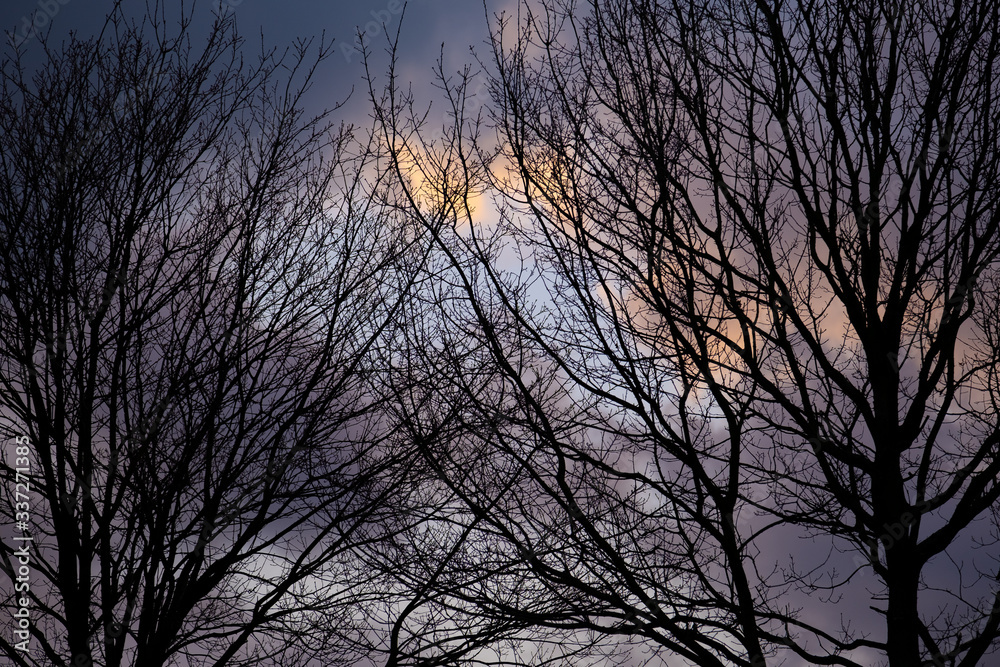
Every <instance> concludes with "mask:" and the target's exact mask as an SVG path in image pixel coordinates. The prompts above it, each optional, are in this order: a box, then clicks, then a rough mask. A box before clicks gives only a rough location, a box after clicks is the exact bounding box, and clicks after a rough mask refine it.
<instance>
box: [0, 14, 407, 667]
mask: <svg viewBox="0 0 1000 667" xmlns="http://www.w3.org/2000/svg"><path fill="white" fill-rule="evenodd" d="M194 39H195V38H194V37H193V36H192V27H191V23H190V16H186V17H185V18H184V20H183V21H182V23H181V25H180V28H179V29H178V30H177V31H176V33H174V34H170V32H169V31H168V29H167V25H166V22H165V21H164V20H163V19H162V18H157V12H156V10H154V11H153V13H151V14H150V18H147V19H146V20H145V21H144V22H143V23H141V24H135V23H129V22H128V21H127V20H126V19H125V18H124V17H123V14H122V13H121V12H120V11H117V10H116V12H115V13H114V14H113V15H112V16H111V18H109V20H108V22H107V24H106V25H105V28H104V32H103V33H102V35H101V36H100V37H98V38H95V39H91V40H87V41H81V40H79V39H76V38H73V39H71V40H70V41H69V42H68V43H67V44H66V45H65V46H64V47H63V48H62V49H61V50H48V46H47V45H46V49H47V50H46V54H47V56H48V59H47V62H46V64H45V66H44V67H43V68H42V69H41V70H40V71H39V72H37V73H36V74H35V75H34V76H33V77H32V78H28V75H27V73H26V72H25V71H24V69H25V68H24V67H23V66H22V64H21V62H20V60H19V56H18V55H17V54H15V56H14V58H13V59H8V60H6V61H5V62H4V65H3V83H4V85H3V92H2V97H0V179H2V184H0V237H2V243H0V248H2V256H0V265H2V266H0V313H2V315H0V320H2V322H0V364H2V366H0V369H2V370H0V383H2V384H0V387H2V389H0V397H2V413H3V420H4V424H3V430H4V442H5V445H4V446H5V448H6V449H5V464H6V466H5V471H6V473H7V474H8V475H9V476H10V480H11V481H10V484H9V488H5V490H4V492H5V495H6V496H7V498H6V500H9V501H10V502H4V503H3V519H4V531H6V532H5V535H7V537H5V539H4V540H3V547H2V554H3V561H4V565H5V570H6V576H4V577H3V578H2V579H3V581H4V585H3V608H4V613H5V615H6V618H5V619H4V627H10V626H9V624H10V623H13V624H14V627H13V631H14V632H11V631H5V632H4V633H3V634H2V636H0V647H2V649H3V652H4V653H5V654H6V655H7V656H9V658H10V659H11V660H12V661H13V663H14V664H17V665H74V667H82V666H85V665H90V664H100V665H108V666H111V665H168V664H171V665H172V664H203V665H219V666H221V665H250V664H282V665H295V664H305V663H306V662H307V661H309V660H311V659H315V660H318V661H320V662H322V663H323V664H357V660H359V659H360V657H359V651H361V650H362V649H363V648H364V646H365V644H366V642H367V638H366V637H365V636H364V632H365V631H366V630H367V628H368V623H367V621H366V620H365V619H363V618H361V617H359V615H358V614H359V610H360V609H361V606H360V605H361V604H362V602H364V596H365V595H369V594H372V591H373V590H374V588H373V586H370V585H367V584H370V583H371V582H370V581H369V582H366V581H363V580H359V579H358V578H357V576H358V572H359V570H358V568H357V566H356V562H355V561H354V559H353V558H352V557H351V555H350V554H351V551H352V549H356V548H357V547H358V546H359V545H363V544H365V543H366V542H367V541H369V540H375V539H380V537H381V535H382V529H381V528H380V522H381V520H382V517H383V515H386V514H390V513H391V512H392V511H393V509H392V508H393V505H392V503H391V502H390V499H391V497H392V494H393V493H394V490H395V488H396V487H397V486H398V485H399V484H401V483H402V482H404V481H406V477H405V468H406V466H407V461H408V459H407V458H405V457H403V456H401V455H400V452H398V451H395V450H393V449H392V447H390V446H389V444H390V443H387V442H386V441H385V440H384V433H383V431H382V430H381V428H380V426H379V422H378V419H377V408H378V407H379V404H380V401H379V400H378V399H377V397H373V396H372V395H371V394H370V393H369V392H367V391H366V390H365V387H366V385H367V383H368V382H369V380H368V376H369V374H370V372H371V370H372V365H371V364H372V360H371V355H370V353H371V351H372V349H373V348H374V347H376V346H377V345H379V344H380V343H379V341H380V339H381V336H382V334H383V332H384V330H385V326H386V324H387V323H391V322H394V321H395V320H396V318H397V311H398V309H399V308H401V307H402V304H403V303H404V298H403V297H404V295H405V293H406V291H407V290H408V288H409V285H410V284H411V283H412V280H413V278H414V275H416V274H415V272H414V267H417V266H419V264H420V257H421V254H420V252H418V251H417V249H416V245H415V243H416V240H417V238H418V236H417V235H415V234H413V233H412V230H410V231H407V230H406V229H404V227H403V226H402V225H401V224H399V223H400V220H399V219H398V218H392V217H390V216H389V215H387V214H385V215H382V214H377V212H376V211H373V210H370V209H369V203H368V202H369V199H368V196H367V194H368V193H367V191H366V188H367V187H369V186H368V185H365V183H366V181H365V178H367V177H368V176H369V175H370V174H371V173H372V172H371V169H370V160H369V158H370V156H371V153H370V151H369V150H368V148H367V146H366V144H365V142H364V141H360V142H359V141H355V139H354V137H353V135H352V131H351V130H350V129H349V128H344V127H341V128H339V129H338V128H336V127H333V126H331V124H330V122H329V121H328V117H329V112H326V113H323V114H321V115H319V116H317V117H308V116H306V115H305V114H304V112H303V111H302V106H303V95H304V94H305V92H306V91H307V90H308V88H309V85H310V82H311V81H312V79H313V77H314V74H315V72H316V67H317V66H318V65H319V63H321V62H322V61H323V60H324V58H325V57H326V55H327V54H328V53H329V47H328V46H323V45H321V46H320V48H319V53H318V56H317V57H315V60H312V57H311V56H310V55H309V53H310V52H311V49H310V48H309V45H308V44H305V43H303V44H299V45H297V46H296V47H295V48H294V49H293V50H291V51H290V52H286V53H285V54H284V55H282V54H281V53H274V52H270V53H265V54H263V55H262V56H261V58H260V60H259V61H258V62H257V63H256V64H249V63H247V62H245V61H244V59H243V55H242V50H241V45H242V41H241V40H240V39H239V38H238V37H237V35H236V33H235V29H234V25H233V23H232V17H231V14H230V15H229V16H228V17H226V16H223V17H221V18H219V19H218V20H217V21H216V23H215V25H214V27H213V28H212V30H211V32H210V34H209V35H208V36H207V38H206V41H205V43H204V46H203V47H201V48H199V47H196V46H195V45H193V44H192V42H193V41H194ZM362 174H364V175H365V177H364V178H362ZM14 438H17V440H16V441H15V440H14ZM15 442H16V443H17V444H16V445H15V444H14V443H15ZM8 445H9V447H8ZM15 454H16V457H15ZM15 478H16V480H17V481H18V482H24V481H25V479H27V480H28V481H30V491H28V494H27V495H28V496H29V497H28V498H27V500H24V499H23V498H21V497H17V498H15V497H14V495H15V487H14V482H15ZM26 489H27V487H25V488H20V489H18V491H20V492H21V493H24V492H25V490H26ZM22 502H26V503H27V504H26V505H22V504H21V503H22ZM15 503H17V504H15ZM23 512H24V513H26V514H22V513H23ZM15 520H16V522H15ZM15 527H16V529H17V530H16V533H15V535H14V536H11V535H10V531H11V530H12V529H14V528H15ZM15 537H18V538H21V539H20V541H15V539H14V538H15ZM21 545H28V546H27V551H23V550H22V546H21ZM23 565H26V566H27V569H28V570H29V574H27V575H25V576H24V577H22V576H21V574H20V572H21V568H22V566H23ZM22 583H26V584H28V585H29V586H30V587H29V588H23V587H22V586H21V584H22ZM22 600H23V601H26V603H27V604H26V607H27V612H26V616H27V621H26V622H21V620H20V618H21V616H20V615H19V614H20V609H21V608H22V606H25V605H24V604H22ZM18 632H20V633H22V634H16V633H18ZM25 648H28V649H30V652H26V651H25V650H23V649H25ZM185 661H186V662H185ZM313 664H315V663H313Z"/></svg>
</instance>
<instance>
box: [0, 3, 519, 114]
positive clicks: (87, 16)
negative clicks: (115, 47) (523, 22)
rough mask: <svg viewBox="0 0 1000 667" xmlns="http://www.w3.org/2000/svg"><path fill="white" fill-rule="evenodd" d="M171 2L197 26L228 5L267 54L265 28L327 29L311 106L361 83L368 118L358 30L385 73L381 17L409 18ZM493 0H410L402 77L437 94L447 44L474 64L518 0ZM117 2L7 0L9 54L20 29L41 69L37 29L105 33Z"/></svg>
mask: <svg viewBox="0 0 1000 667" xmlns="http://www.w3.org/2000/svg"><path fill="white" fill-rule="evenodd" d="M164 5H165V6H166V7H167V12H168V14H167V16H168V18H169V17H170V16H171V12H172V13H173V16H174V17H177V16H179V15H180V8H181V7H184V8H185V9H186V10H187V11H188V12H189V13H193V16H194V19H195V27H196V28H197V27H199V26H204V27H206V28H207V26H208V25H210V23H211V21H212V15H213V12H214V11H218V9H219V8H220V6H222V7H226V8H227V9H228V10H229V11H232V12H234V13H235V16H236V21H237V27H238V29H239V32H240V34H241V35H242V36H243V37H244V38H246V39H247V44H246V50H247V54H248V55H253V54H256V53H258V52H259V50H260V47H259V44H260V36H261V34H263V38H264V43H265V45H267V46H270V47H276V46H278V47H285V46H288V45H290V44H292V43H293V42H294V40H296V39H299V38H311V37H314V38H317V40H318V38H320V37H321V36H323V35H324V34H325V37H326V39H327V41H331V40H332V41H333V43H334V53H333V54H332V55H331V57H330V58H329V59H328V60H327V61H326V62H325V63H324V64H323V66H322V69H321V76H320V77H319V78H318V80H317V83H316V85H315V87H314V89H313V91H312V95H311V96H310V104H315V105H316V109H317V110H318V109H319V108H321V107H323V106H332V105H334V104H335V103H336V102H338V101H342V100H343V99H344V98H345V97H347V95H348V94H349V93H350V91H351V88H352V86H353V87H354V88H355V92H354V96H353V97H352V99H351V102H350V103H349V105H348V106H346V107H345V108H344V109H343V112H342V114H341V116H342V117H343V118H344V119H345V120H351V121H355V122H360V121H363V120H364V117H365V115H366V114H367V99H366V90H365V87H364V83H363V79H362V76H363V73H364V72H363V67H362V63H361V56H360V53H359V52H358V51H357V50H356V48H355V46H356V39H357V31H358V28H360V29H361V30H362V31H366V30H368V31H369V37H368V39H370V40H372V45H373V47H374V52H375V54H376V56H377V63H376V64H377V68H376V71H377V72H378V73H382V72H384V71H385V67H386V65H387V63H388V59H387V57H386V56H385V53H384V50H385V45H386V42H385V36H384V34H382V32H381V23H382V22H386V23H387V24H389V26H390V32H393V33H394V32H395V29H396V27H397V26H398V25H399V21H400V18H401V17H403V16H404V13H403V11H402V10H403V2H401V1H400V0H331V1H327V2H322V1H320V0H280V1H275V0H197V1H196V2H195V3H193V4H192V3H191V2H190V0H186V1H183V2H182V0H166V2H165V3H164ZM487 5H488V7H487V8H484V6H483V2H482V0H461V1H459V0H409V2H407V3H406V9H405V19H404V21H403V30H402V36H401V40H400V56H401V57H400V69H399V73H400V75H401V78H403V79H404V81H405V82H409V81H412V82H413V83H414V85H415V88H416V90H417V91H418V92H420V91H426V92H427V97H426V99H427V100H429V99H430V97H431V95H432V93H433V91H431V90H428V89H427V85H428V83H429V82H430V81H431V80H432V76H433V75H432V67H433V66H434V63H435V61H436V60H437V57H438V55H439V54H440V52H441V46H442V44H444V45H445V54H446V59H447V61H446V62H447V64H448V65H449V66H450V69H452V70H454V69H457V68H458V67H459V66H461V64H462V63H466V62H472V61H473V58H472V55H471V54H470V52H469V48H470V47H475V48H476V49H477V50H478V51H479V52H480V53H483V52H484V40H485V39H486V37H487V34H488V30H487V19H486V16H487V11H489V13H490V15H492V14H493V13H495V12H498V11H501V10H502V9H504V8H505V7H512V6H514V3H513V2H512V1H511V0H487ZM113 6H114V1H113V0H31V1H28V0H5V1H4V2H3V3H0V25H2V27H3V31H4V32H5V33H6V36H5V39H6V40H7V44H6V45H5V47H6V48H5V49H4V52H5V53H7V54H9V53H10V52H11V49H10V39H11V35H13V38H14V39H17V40H20V41H21V42H23V47H24V52H25V54H26V56H27V60H28V63H29V65H30V66H32V67H35V66H37V64H38V63H40V62H41V59H42V58H43V56H44V51H43V49H42V47H41V44H40V41H39V40H38V39H37V38H36V37H35V36H34V33H33V28H34V29H35V30H36V31H37V32H39V33H42V34H44V33H45V32H46V31H48V30H51V31H52V33H51V36H50V38H49V41H50V44H51V45H55V46H58V45H59V44H60V43H61V42H62V40H63V39H65V37H67V36H68V35H69V34H70V32H72V31H76V32H77V34H78V35H79V36H80V37H89V36H92V35H95V34H97V33H98V32H99V31H100V29H101V26H102V25H103V23H104V18H105V16H106V15H107V13H108V12H109V11H110V10H111V8H112V7H113ZM124 8H125V10H126V13H127V14H129V15H130V16H136V17H141V16H142V15H144V14H145V13H146V0H125V1H124ZM376 31H377V33H376Z"/></svg>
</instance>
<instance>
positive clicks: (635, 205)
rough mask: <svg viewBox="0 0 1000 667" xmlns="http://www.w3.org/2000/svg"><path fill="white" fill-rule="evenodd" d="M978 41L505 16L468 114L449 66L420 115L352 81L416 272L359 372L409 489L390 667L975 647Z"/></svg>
mask: <svg viewBox="0 0 1000 667" xmlns="http://www.w3.org/2000/svg"><path fill="white" fill-rule="evenodd" d="M998 35H1000V6H998V4H997V3H995V2H990V1H984V2H978V1H977V2H971V3H948V2H946V1H944V0H931V1H930V2H926V3H919V4H917V5H907V4H905V3H894V2H886V1H880V0H874V1H872V2H864V3H855V2H823V1H816V2H799V3H779V4H777V5H773V4H769V3H764V2H749V3H740V2H734V1H730V0H720V1H718V2H710V3H707V4H704V3H684V2H675V1H668V2H651V1H646V0H607V1H601V2H596V1H595V2H592V3H588V5H587V7H583V6H581V5H579V4H577V3H564V2H543V3H541V4H540V7H536V4H535V3H524V4H523V5H521V9H520V11H519V14H518V20H517V21H516V22H513V21H511V20H509V19H505V18H499V19H498V21H497V22H496V23H495V24H494V31H493V39H492V50H491V58H489V59H486V60H485V61H483V62H481V64H482V66H483V68H484V70H485V75H486V76H489V77H490V90H491V97H492V106H491V108H490V109H489V114H487V115H483V114H478V115H476V114H469V113H467V111H468V109H469V108H470V105H472V103H471V101H470V96H469V91H470V89H471V83H470V82H471V80H472V75H471V74H470V72H469V71H466V72H464V73H461V74H460V76H458V77H457V78H455V77H450V76H446V75H445V73H444V71H443V67H442V68H441V70H440V80H441V85H442V87H443V89H444V92H445V95H446V104H447V105H448V114H449V117H448V119H447V121H446V122H445V123H444V125H445V128H444V132H443V133H440V132H438V131H437V127H436V124H437V123H436V121H434V120H433V119H434V118H435V117H434V116H433V115H428V114H426V113H420V112H419V110H418V108H417V107H416V105H415V101H414V98H413V96H412V94H403V93H401V92H400V90H399V87H398V86H397V85H396V81H395V74H394V72H393V71H391V72H390V79H389V84H388V87H387V88H386V90H385V91H384V92H381V91H379V90H377V89H376V88H375V87H374V85H373V86H372V87H371V94H372V98H373V102H374V103H375V105H376V108H377V119H378V121H379V122H380V123H381V126H382V128H383V132H384V145H385V146H386V151H387V155H388V157H389V158H390V159H392V160H393V161H394V165H395V169H396V172H397V177H398V178H397V188H398V191H397V198H398V199H397V201H402V202H404V203H405V206H406V207H407V208H408V210H409V213H410V215H411V216H412V217H413V218H414V219H415V220H418V221H419V222H420V223H421V224H423V226H424V227H425V229H427V230H428V231H429V232H431V233H432V234H433V235H434V237H435V239H436V241H437V245H438V247H439V248H440V249H441V251H442V252H443V253H444V256H445V257H446V258H447V260H448V266H447V267H445V268H442V269H441V277H440V279H439V281H438V284H437V286H436V288H435V289H434V290H433V291H428V292H427V293H426V295H425V298H426V300H427V302H428V304H432V305H429V306H428V307H427V308H426V310H425V311H424V317H423V318H416V319H414V320H412V321H410V323H409V326H410V332H411V335H410V337H409V340H410V341H411V342H412V343H413V344H414V346H415V347H414V348H413V349H412V350H411V351H410V352H409V354H411V355H412V356H413V358H414V359H415V360H416V363H413V364H411V366H410V367H409V370H407V371H406V372H405V373H403V372H401V373H399V374H398V377H397V378H396V379H394V380H393V379H390V380H389V382H390V383H396V384H397V385H398V386H399V387H401V388H400V389H399V390H397V391H396V394H395V395H396V401H395V403H394V408H395V410H396V412H397V416H396V419H397V425H398V428H399V429H403V430H406V432H408V433H410V434H411V437H412V438H413V439H414V441H415V442H418V443H420V445H421V450H422V452H423V454H424V457H425V460H426V461H427V462H428V464H429V465H430V467H431V468H432V469H433V470H435V471H436V473H437V475H438V478H439V483H440V485H441V489H440V492H439V493H438V494H437V495H435V496H434V497H433V498H432V500H430V501H429V504H428V506H427V507H428V511H430V510H431V509H433V508H434V506H435V505H434V503H437V507H438V511H439V514H438V519H437V523H432V522H430V521H429V522H428V525H429V526H431V527H432V528H434V529H437V530H438V533H437V535H438V536H437V538H436V539H428V538H427V537H426V536H425V534H424V533H421V532H420V531H412V532H411V533H409V534H408V537H406V538H405V539H404V538H401V543H403V544H404V546H401V547H400V553H404V554H407V557H406V560H405V562H406V563H408V566H407V568H406V570H405V572H404V576H401V580H405V581H406V582H408V585H410V586H411V587H412V588H413V590H416V591H419V592H420V595H419V596H418V598H419V599H417V598H415V601H414V603H413V608H414V609H416V608H418V607H420V608H423V609H425V610H426V611H425V612H424V614H425V615H424V617H423V618H435V616H434V614H441V615H443V618H447V619H449V622H450V623H451V624H452V625H450V626H448V625H447V624H446V623H444V622H438V623H436V624H435V626H436V629H437V633H431V634H428V635H424V634H422V632H423V630H422V629H421V628H420V624H419V622H417V620H415V621H414V624H413V626H412V631H410V632H409V634H408V635H407V636H406V638H405V640H404V639H401V640H400V641H399V642H398V646H399V653H400V657H399V659H400V660H401V661H405V660H407V659H409V660H412V661H414V662H417V661H418V659H419V660H424V661H426V662H428V664H435V663H434V661H435V660H438V661H440V662H444V661H446V660H453V661H458V660H459V659H460V658H461V657H462V656H463V655H467V654H469V652H474V651H477V650H479V644H477V640H478V639H482V641H483V644H484V645H491V646H494V647H496V646H498V645H499V640H498V639H497V638H498V637H508V638H525V637H528V638H530V637H531V636H532V635H531V634H530V633H529V634H525V633H526V632H528V631H529V629H530V628H535V629H536V630H537V632H538V633H539V634H537V635H534V636H535V637H537V638H538V639H539V640H540V641H541V640H545V641H548V640H549V639H551V637H552V636H553V635H554V636H557V637H560V638H561V639H562V644H561V645H560V646H558V647H557V651H556V652H555V653H554V654H553V653H550V654H548V656H549V659H553V660H558V659H560V656H559V651H560V650H561V651H564V652H566V654H567V655H566V656H563V657H564V658H565V659H566V660H567V661H571V660H570V658H569V657H568V656H569V654H572V652H573V651H576V650H581V651H582V650H584V649H587V650H590V649H592V648H593V647H594V646H595V645H603V646H605V647H608V646H610V647H612V648H614V647H615V646H616V645H617V646H618V647H619V648H622V649H624V650H626V652H627V650H629V649H631V645H632V644H637V645H639V646H641V647H643V648H646V649H651V650H653V651H654V652H656V653H658V654H661V655H662V656H663V657H664V658H670V656H679V657H680V658H682V659H683V660H685V661H686V662H687V663H689V664H695V665H704V666H709V665H718V666H721V665H742V666H753V667H759V666H763V665H769V664H830V665H867V664H873V663H876V662H881V663H882V664H889V665H891V666H892V667H904V666H905V667H911V666H913V665H962V666H965V667H968V666H971V665H977V664H985V662H984V661H986V660H988V659H989V658H988V657H987V656H990V655H993V654H995V652H996V649H997V646H998V643H997V638H998V628H1000V595H998V593H1000V589H998V586H997V580H998V577H1000V570H998V567H1000V558H998V557H1000V552H998V546H997V535H998V530H1000V526H998V514H997V500H998V496H1000V484H998V474H1000V458H998V457H997V448H998V446H1000V409H998V408H1000V406H998V403H997V396H998V395H1000V378H998V375H997V371H996V368H997V365H998V361H1000V346H998V342H1000V336H998V330H997V325H998V322H1000V318H998V300H997V297H996V295H997V293H998V288H1000V284H998V277H997V266H998V260H997V253H998V248H1000V236H998V227H997V226H998V223H1000V208H998V196H1000V190H998V187H997V183H1000V162H998V160H1000V152H998V141H1000V136H998V131H1000V129H998V128H1000V122H998V121H1000V101H998V97H997V93H998V92H1000V90H998V81H1000V76H998V75H997V71H996V69H995V68H996V65H997V63H998V62H1000V59H998V49H1000V36H998ZM487 196H492V197H494V200H495V202H496V205H497V209H498V210H499V212H500V216H499V223H498V224H496V225H489V224H486V223H485V222H484V221H483V220H482V219H479V218H477V213H476V211H475V208H476V206H477V205H478V206H479V207H480V209H482V207H483V205H484V202H485V201H486V199H485V198H486V197H487ZM421 345H422V346H423V349H422V350H421V349H420V346H421ZM414 368H416V369H419V370H416V371H415V370H413V369H414ZM414 373H417V374H418V375H419V382H415V381H414V379H413V377H412V376H413V374H414ZM407 374H409V375H407ZM430 529H431V528H427V529H426V530H430ZM414 616H415V618H416V614H415V615H414ZM400 630H401V635H402V634H405V633H403V632H402V630H405V628H401V629H400ZM448 637H450V638H451V640H452V643H451V644H449V643H448V641H447V639H448ZM621 657H622V658H623V659H625V658H627V655H623V656H621ZM477 659H482V660H486V659H487V658H482V657H479V658H477ZM495 659H496V661H497V662H503V661H509V662H512V663H514V664H524V662H519V660H522V659H521V658H518V657H517V654H516V652H515V653H509V654H507V655H506V656H504V655H499V656H497V657H496V658H495ZM582 659H583V658H582V657H580V656H579V655H576V656H574V657H573V658H572V661H576V660H582ZM601 659H602V660H611V659H612V658H611V657H607V658H601ZM671 659H672V658H671ZM783 659H788V660H789V662H788V663H782V662H781V661H782V660H783ZM540 660H541V659H540V658H539V664H540Z"/></svg>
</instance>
